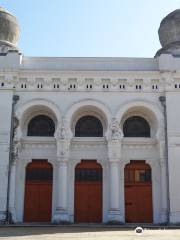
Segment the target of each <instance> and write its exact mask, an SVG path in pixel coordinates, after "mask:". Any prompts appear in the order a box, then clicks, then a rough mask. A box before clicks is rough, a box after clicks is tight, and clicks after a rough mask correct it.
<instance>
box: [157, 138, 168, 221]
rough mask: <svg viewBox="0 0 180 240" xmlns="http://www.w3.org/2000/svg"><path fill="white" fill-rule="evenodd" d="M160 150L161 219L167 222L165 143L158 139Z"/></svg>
mask: <svg viewBox="0 0 180 240" xmlns="http://www.w3.org/2000/svg"><path fill="white" fill-rule="evenodd" d="M159 150H160V167H161V189H162V209H161V221H162V223H166V222H167V220H168V219H167V196H168V195H167V194H168V193H167V174H166V172H167V171H166V167H167V166H166V159H165V143H164V141H162V140H159Z"/></svg>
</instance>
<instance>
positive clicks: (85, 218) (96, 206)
mask: <svg viewBox="0 0 180 240" xmlns="http://www.w3.org/2000/svg"><path fill="white" fill-rule="evenodd" d="M102 176H103V170H102V166H101V165H100V164H99V163H97V161H96V160H81V162H80V163H79V164H77V165H76V168H75V192H74V220H75V222H77V223H83V222H84V223H86V222H102V209H103V206H102V194H103V186H102V182H103V180H102Z"/></svg>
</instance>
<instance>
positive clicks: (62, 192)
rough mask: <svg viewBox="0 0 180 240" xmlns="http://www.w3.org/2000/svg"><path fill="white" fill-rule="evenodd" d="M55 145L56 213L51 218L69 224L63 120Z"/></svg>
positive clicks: (66, 147)
mask: <svg viewBox="0 0 180 240" xmlns="http://www.w3.org/2000/svg"><path fill="white" fill-rule="evenodd" d="M55 138H56V145H57V172H56V175H57V176H56V177H57V178H56V183H55V184H56V189H55V191H56V211H55V214H54V216H53V222H54V223H56V224H58V223H67V222H69V213H68V197H67V195H68V192H67V180H68V179H67V175H68V158H69V140H68V136H67V131H66V121H65V119H64V118H63V119H62V122H61V125H58V127H57V130H56V132H55Z"/></svg>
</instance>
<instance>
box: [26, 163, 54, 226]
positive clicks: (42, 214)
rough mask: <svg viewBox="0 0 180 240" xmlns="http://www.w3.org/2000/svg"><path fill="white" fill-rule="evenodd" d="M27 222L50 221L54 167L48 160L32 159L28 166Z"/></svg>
mask: <svg viewBox="0 0 180 240" xmlns="http://www.w3.org/2000/svg"><path fill="white" fill-rule="evenodd" d="M25 179H26V182H25V197H24V221H25V222H50V221H51V215H52V183H53V167H52V165H51V164H50V163H48V161H47V160H32V162H31V163H29V164H28V165H27V166H26V177H25Z"/></svg>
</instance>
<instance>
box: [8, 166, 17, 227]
mask: <svg viewBox="0 0 180 240" xmlns="http://www.w3.org/2000/svg"><path fill="white" fill-rule="evenodd" d="M15 191H16V163H15V162H13V164H12V166H11V176H10V196H9V211H10V214H11V221H12V222H14V223H15V222H16V213H15Z"/></svg>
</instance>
